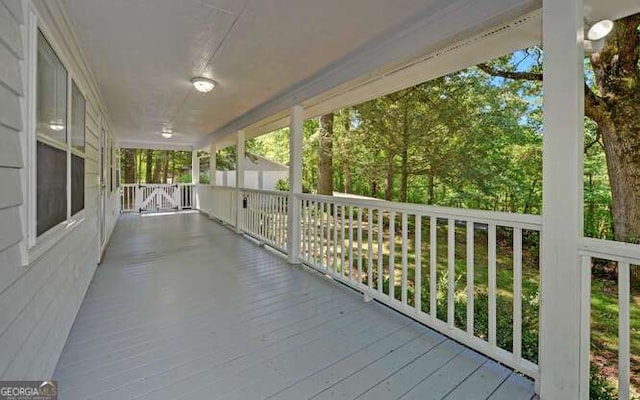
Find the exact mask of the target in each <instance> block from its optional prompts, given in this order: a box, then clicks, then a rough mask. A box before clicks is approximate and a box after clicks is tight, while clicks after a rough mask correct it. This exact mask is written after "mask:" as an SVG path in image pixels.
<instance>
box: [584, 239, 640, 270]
mask: <svg viewBox="0 0 640 400" xmlns="http://www.w3.org/2000/svg"><path fill="white" fill-rule="evenodd" d="M579 248H580V252H581V253H582V254H585V255H590V256H593V257H596V258H603V259H606V260H611V261H619V262H628V263H631V264H634V265H640V245H638V244H633V243H624V242H616V241H613V240H604V239H593V238H582V240H581V241H580V244H579Z"/></svg>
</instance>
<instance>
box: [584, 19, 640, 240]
mask: <svg viewBox="0 0 640 400" xmlns="http://www.w3.org/2000/svg"><path fill="white" fill-rule="evenodd" d="M639 25H640V14H634V15H631V16H628V17H625V18H622V19H619V20H617V21H616V23H615V28H614V30H613V32H612V33H611V35H609V36H608V37H607V39H606V42H605V43H606V44H605V47H604V48H603V50H602V51H601V52H599V53H595V54H593V55H592V56H591V65H592V66H593V71H594V76H595V81H596V84H597V86H598V92H599V93H598V94H595V93H593V92H592V91H591V90H588V88H587V90H586V93H585V97H586V100H585V114H586V115H587V116H588V117H590V118H591V119H593V120H594V121H595V122H596V123H597V124H598V133H599V134H600V136H601V137H602V141H603V144H604V148H605V155H606V159H607V170H608V173H609V182H610V184H611V202H612V204H611V209H612V213H613V232H614V238H615V239H616V240H618V241H624V242H638V238H639V237H640V206H639V205H640V91H639V90H638V88H639V87H640V60H639V59H640V51H639V50H638V49H639V48H640V34H639V33H638V27H639Z"/></svg>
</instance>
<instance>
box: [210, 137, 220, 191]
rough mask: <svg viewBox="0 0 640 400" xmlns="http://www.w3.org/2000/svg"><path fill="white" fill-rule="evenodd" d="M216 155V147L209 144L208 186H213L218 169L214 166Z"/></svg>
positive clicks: (213, 144)
mask: <svg viewBox="0 0 640 400" xmlns="http://www.w3.org/2000/svg"><path fill="white" fill-rule="evenodd" d="M216 154H218V146H217V145H216V144H215V143H214V142H211V144H210V145H209V184H210V185H212V186H215V185H216V184H217V182H216V175H217V173H218V171H217V170H218V167H217V166H216Z"/></svg>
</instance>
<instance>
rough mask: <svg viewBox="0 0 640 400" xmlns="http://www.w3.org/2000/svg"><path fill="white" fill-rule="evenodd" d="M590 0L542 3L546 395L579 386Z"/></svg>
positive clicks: (574, 395) (548, 399)
mask: <svg viewBox="0 0 640 400" xmlns="http://www.w3.org/2000/svg"><path fill="white" fill-rule="evenodd" d="M583 10H584V8H583V1H582V0H544V1H543V21H544V22H543V45H544V84H543V89H544V139H543V185H542V186H543V208H542V211H543V212H542V214H543V216H542V225H543V233H542V240H541V242H542V259H541V271H540V275H541V322H540V382H539V383H540V397H541V399H542V400H552V399H578V398H584V399H586V398H588V396H589V394H588V390H587V393H579V392H580V365H581V364H580V282H581V279H580V258H579V256H578V244H579V240H580V238H581V237H582V179H583V177H582V174H583V145H584V143H583V142H584V76H583V75H584V70H583V58H584V47H583V46H584V44H583V14H584V12H583Z"/></svg>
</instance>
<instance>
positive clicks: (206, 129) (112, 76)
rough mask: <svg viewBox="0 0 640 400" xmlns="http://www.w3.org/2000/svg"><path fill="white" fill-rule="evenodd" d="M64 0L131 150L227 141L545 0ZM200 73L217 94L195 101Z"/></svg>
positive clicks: (116, 129) (113, 118)
mask: <svg viewBox="0 0 640 400" xmlns="http://www.w3.org/2000/svg"><path fill="white" fill-rule="evenodd" d="M59 1H60V2H61V4H62V6H63V8H64V9H65V11H66V13H67V16H68V18H69V21H70V23H71V25H72V27H73V30H74V32H75V34H76V36H77V38H78V40H79V43H80V46H81V48H82V51H83V53H84V55H85V57H86V59H87V61H88V63H89V65H90V67H91V69H92V71H93V73H94V75H95V78H96V81H97V82H98V85H99V88H100V90H101V93H102V96H103V98H104V101H105V105H106V107H107V109H108V111H109V114H110V119H111V124H112V127H113V129H114V133H115V135H116V137H117V138H118V139H119V140H120V142H121V144H125V145H128V146H135V144H136V143H137V144H141V145H142V144H144V146H149V145H154V144H158V145H167V144H171V145H192V144H197V143H199V144H203V143H205V142H207V140H208V139H210V138H214V137H217V138H221V137H223V136H224V135H226V134H228V133H229V132H231V131H233V130H235V129H239V128H244V127H246V126H248V125H250V124H254V123H256V122H258V121H260V120H263V119H264V118H267V117H270V116H272V115H274V114H275V113H277V112H281V111H282V110H285V109H286V108H288V107H289V106H290V105H291V104H295V103H297V102H300V103H302V102H304V101H308V100H309V99H311V98H314V97H317V96H320V95H321V94H323V93H326V92H327V91H328V90H331V89H334V88H336V87H338V86H340V85H343V86H344V85H347V86H349V85H352V86H354V87H355V85H360V84H361V83H362V81H361V80H360V81H359V80H358V78H360V79H361V78H362V77H364V76H367V77H369V78H371V77H373V76H382V75H384V74H385V73H387V72H388V71H389V70H390V69H393V68H398V67H399V66H401V65H406V64H408V63H410V62H412V61H413V60H416V59H417V58H420V57H424V55H425V54H429V53H431V52H433V51H436V50H438V49H442V48H444V47H446V46H449V45H451V44H453V43H456V42H458V41H460V40H462V39H465V38H467V37H470V36H472V35H475V34H478V33H479V32H482V31H485V30H487V29H490V28H492V27H494V26H496V25H498V24H502V23H505V22H508V21H511V20H513V19H514V18H517V17H519V16H521V15H524V14H525V13H529V12H531V11H533V10H536V9H538V8H539V1H538V0H480V1H469V0H453V1H451V0H428V1H425V0H402V2H397V1H388V0H350V1H346V2H345V1H342V0H323V1H317V0H260V1H255V0H254V1H251V0H185V1H179V2H178V1H173V0H136V1H130V0H112V1H102V0H59ZM624 1H631V0H624ZM598 3H599V2H598ZM607 4H609V3H607ZM592 9H594V10H598V9H599V8H598V7H597V6H593V7H592ZM536 38H537V39H539V31H536V30H534V34H533V40H536ZM519 40H520V38H519ZM530 40H532V35H531V34H529V35H524V36H523V38H522V39H521V43H523V45H527V44H529V43H528V41H530ZM481 45H484V46H487V44H486V43H484V44H479V46H481ZM513 45H514V43H509V46H510V47H511V46H513ZM507 51H508V50H507ZM195 76H207V77H210V78H213V79H215V80H216V81H217V82H218V87H217V88H215V89H214V90H213V92H211V93H209V94H206V95H203V94H201V93H198V92H197V91H195V90H194V89H193V87H192V86H191V84H190V82H189V80H190V79H191V78H192V77H195ZM164 125H168V126H170V127H171V128H172V129H173V131H174V132H175V134H174V137H173V138H171V139H170V140H165V139H163V138H162V137H161V135H160V131H161V128H162V127H163V126H164Z"/></svg>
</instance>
